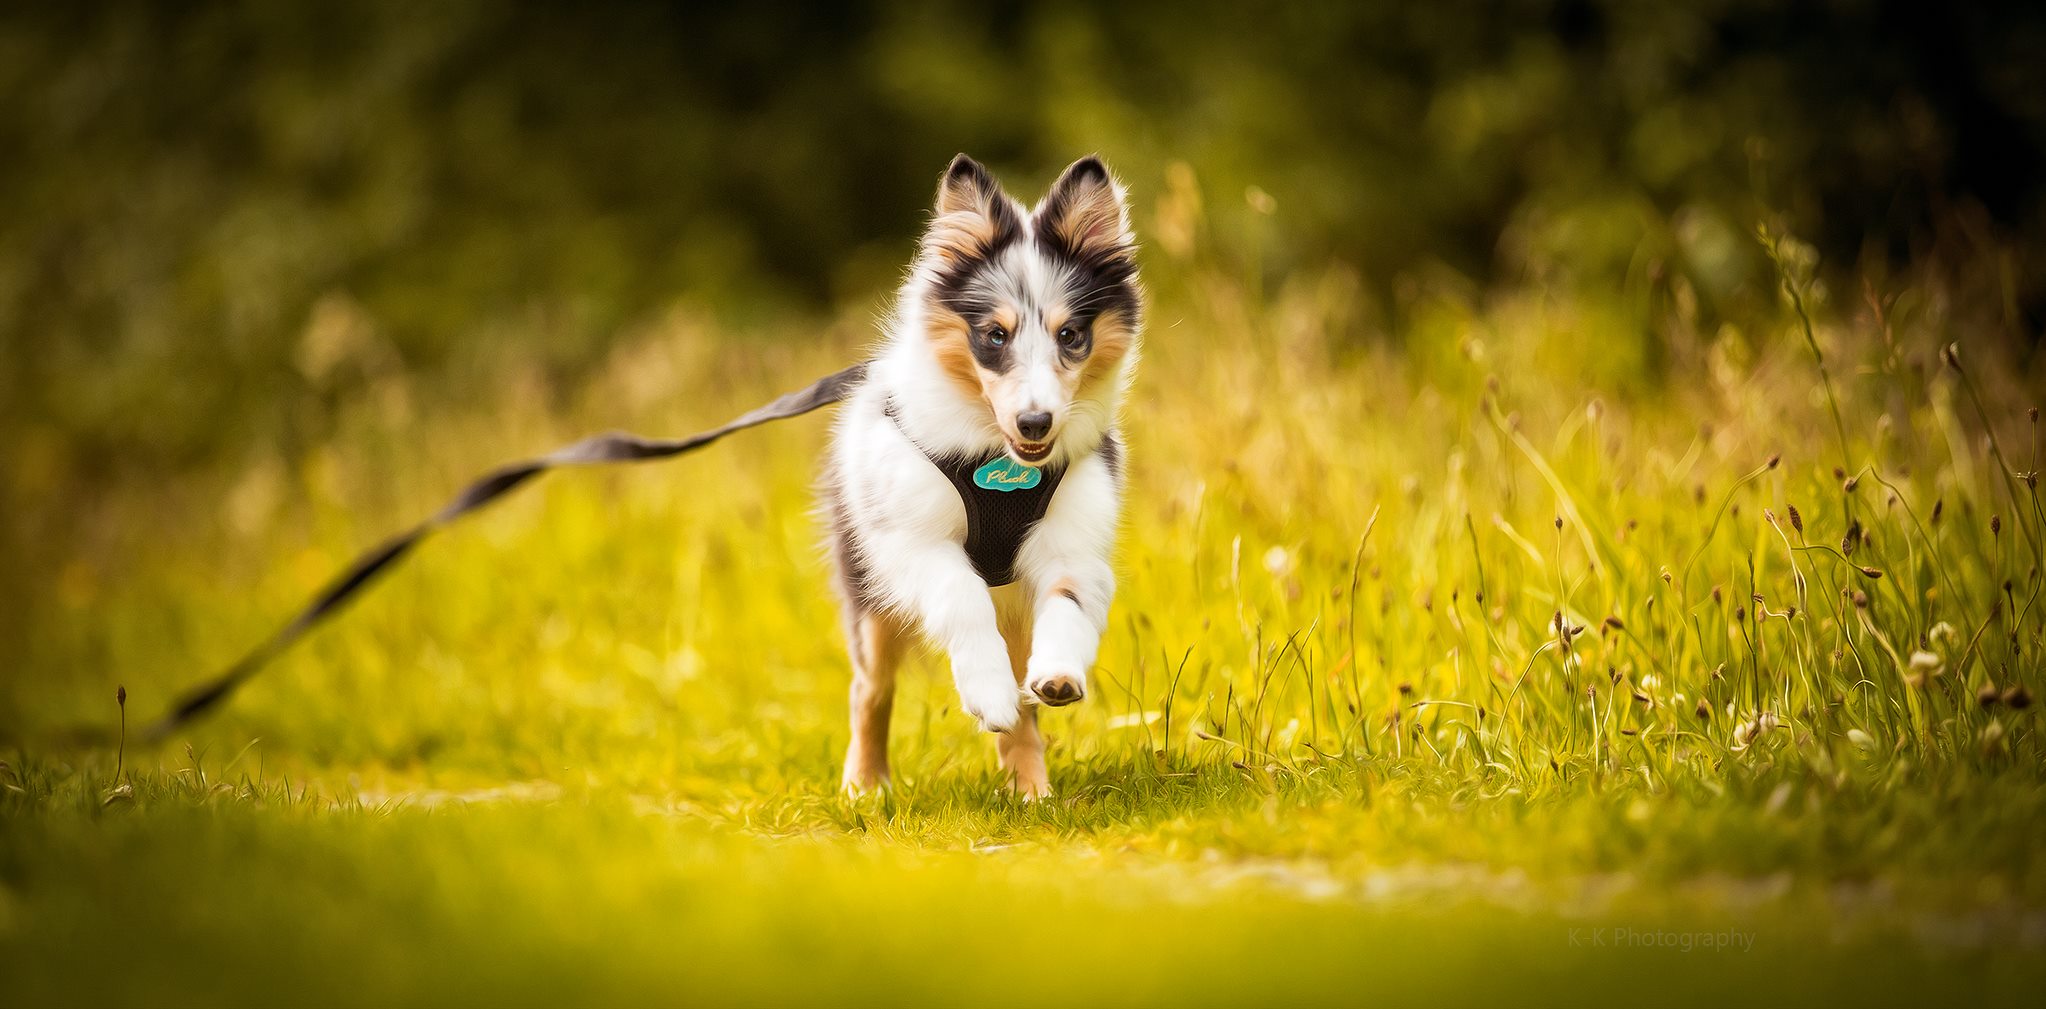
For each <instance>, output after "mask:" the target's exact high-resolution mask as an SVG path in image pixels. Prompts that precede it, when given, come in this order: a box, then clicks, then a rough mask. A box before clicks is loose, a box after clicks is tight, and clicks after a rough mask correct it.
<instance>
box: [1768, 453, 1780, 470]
mask: <svg viewBox="0 0 2046 1009" xmlns="http://www.w3.org/2000/svg"><path fill="white" fill-rule="evenodd" d="M1782 461H1783V453H1781V452H1772V453H1770V455H1769V468H1770V469H1775V468H1776V464H1777V463H1780V462H1782Z"/></svg>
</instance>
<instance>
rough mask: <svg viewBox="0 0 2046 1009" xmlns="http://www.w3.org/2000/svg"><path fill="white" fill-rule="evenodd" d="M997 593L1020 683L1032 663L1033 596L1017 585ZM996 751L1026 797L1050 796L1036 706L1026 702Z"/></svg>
mask: <svg viewBox="0 0 2046 1009" xmlns="http://www.w3.org/2000/svg"><path fill="white" fill-rule="evenodd" d="M994 597H995V614H996V617H997V623H998V624H999V625H1000V627H1001V629H1002V640H1003V642H1004V643H1006V644H1007V645H1008V646H1009V666H1010V668H1011V669H1012V670H1013V671H1014V672H1015V674H1016V682H1017V683H1018V684H1019V685H1020V684H1021V683H1022V682H1023V677H1024V675H1025V673H1026V672H1027V671H1028V669H1029V667H1030V629H1031V610H1030V599H1029V597H1028V596H1027V595H1025V594H1024V593H1023V592H1022V591H1021V589H1020V587H1019V586H1015V585H1006V586H1003V587H1002V588H999V589H996V590H994ZM995 751H996V753H997V754H998V755H999V756H1000V757H1001V761H1002V770H1003V771H1004V772H1006V774H1007V776H1008V779H1009V787H1010V788H1013V789H1015V790H1016V794H1018V795H1021V796H1023V797H1024V798H1026V799H1043V798H1048V797H1050V795H1051V777H1050V775H1049V774H1048V773H1047V772H1046V771H1045V768H1044V736H1043V734H1041V733H1039V732H1038V731H1037V709H1036V708H1035V707H1033V706H1030V705H1025V706H1024V708H1023V710H1022V711H1021V712H1020V717H1018V718H1017V719H1016V727H1015V728H1013V729H1011V730H1009V731H1008V732H1004V733H1001V734H999V735H997V736H995Z"/></svg>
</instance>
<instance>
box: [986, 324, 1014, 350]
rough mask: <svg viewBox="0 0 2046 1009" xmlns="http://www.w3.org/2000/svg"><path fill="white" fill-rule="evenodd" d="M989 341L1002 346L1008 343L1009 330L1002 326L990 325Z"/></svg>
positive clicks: (988, 331)
mask: <svg viewBox="0 0 2046 1009" xmlns="http://www.w3.org/2000/svg"><path fill="white" fill-rule="evenodd" d="M987 342H989V343H991V344H994V345H995V346H997V347H999V346H1001V345H1002V344H1005V343H1008V342H1009V331H1008V330H1006V329H1003V328H1002V327H1000V326H989V327H988V330H987Z"/></svg>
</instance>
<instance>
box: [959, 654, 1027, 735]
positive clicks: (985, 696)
mask: <svg viewBox="0 0 2046 1009" xmlns="http://www.w3.org/2000/svg"><path fill="white" fill-rule="evenodd" d="M955 685H956V686H957V687H958V688H959V707H960V708H961V709H962V710H964V711H965V712H966V713H967V714H969V715H972V716H973V718H974V720H975V721H977V722H979V723H980V727H981V730H982V731H984V732H1007V731H1009V730H1010V729H1013V728H1015V727H1016V722H1017V721H1018V720H1019V719H1020V718H1022V710H1023V694H1022V692H1021V691H1018V690H1017V689H1016V679H1015V677H1014V676H1012V675H1010V673H1009V671H1008V670H1006V669H1003V670H1000V671H998V672H991V673H986V674H982V675H979V676H971V675H963V676H958V677H956V678H955Z"/></svg>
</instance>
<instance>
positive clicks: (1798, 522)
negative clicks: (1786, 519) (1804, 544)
mask: <svg viewBox="0 0 2046 1009" xmlns="http://www.w3.org/2000/svg"><path fill="white" fill-rule="evenodd" d="M1784 507H1785V508H1787V509H1789V511H1790V528H1792V529H1795V530H1797V531H1798V533H1799V534H1800V535H1802V534H1803V533H1804V516H1802V515H1799V514H1798V513H1797V506H1796V505H1785V506H1784Z"/></svg>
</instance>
